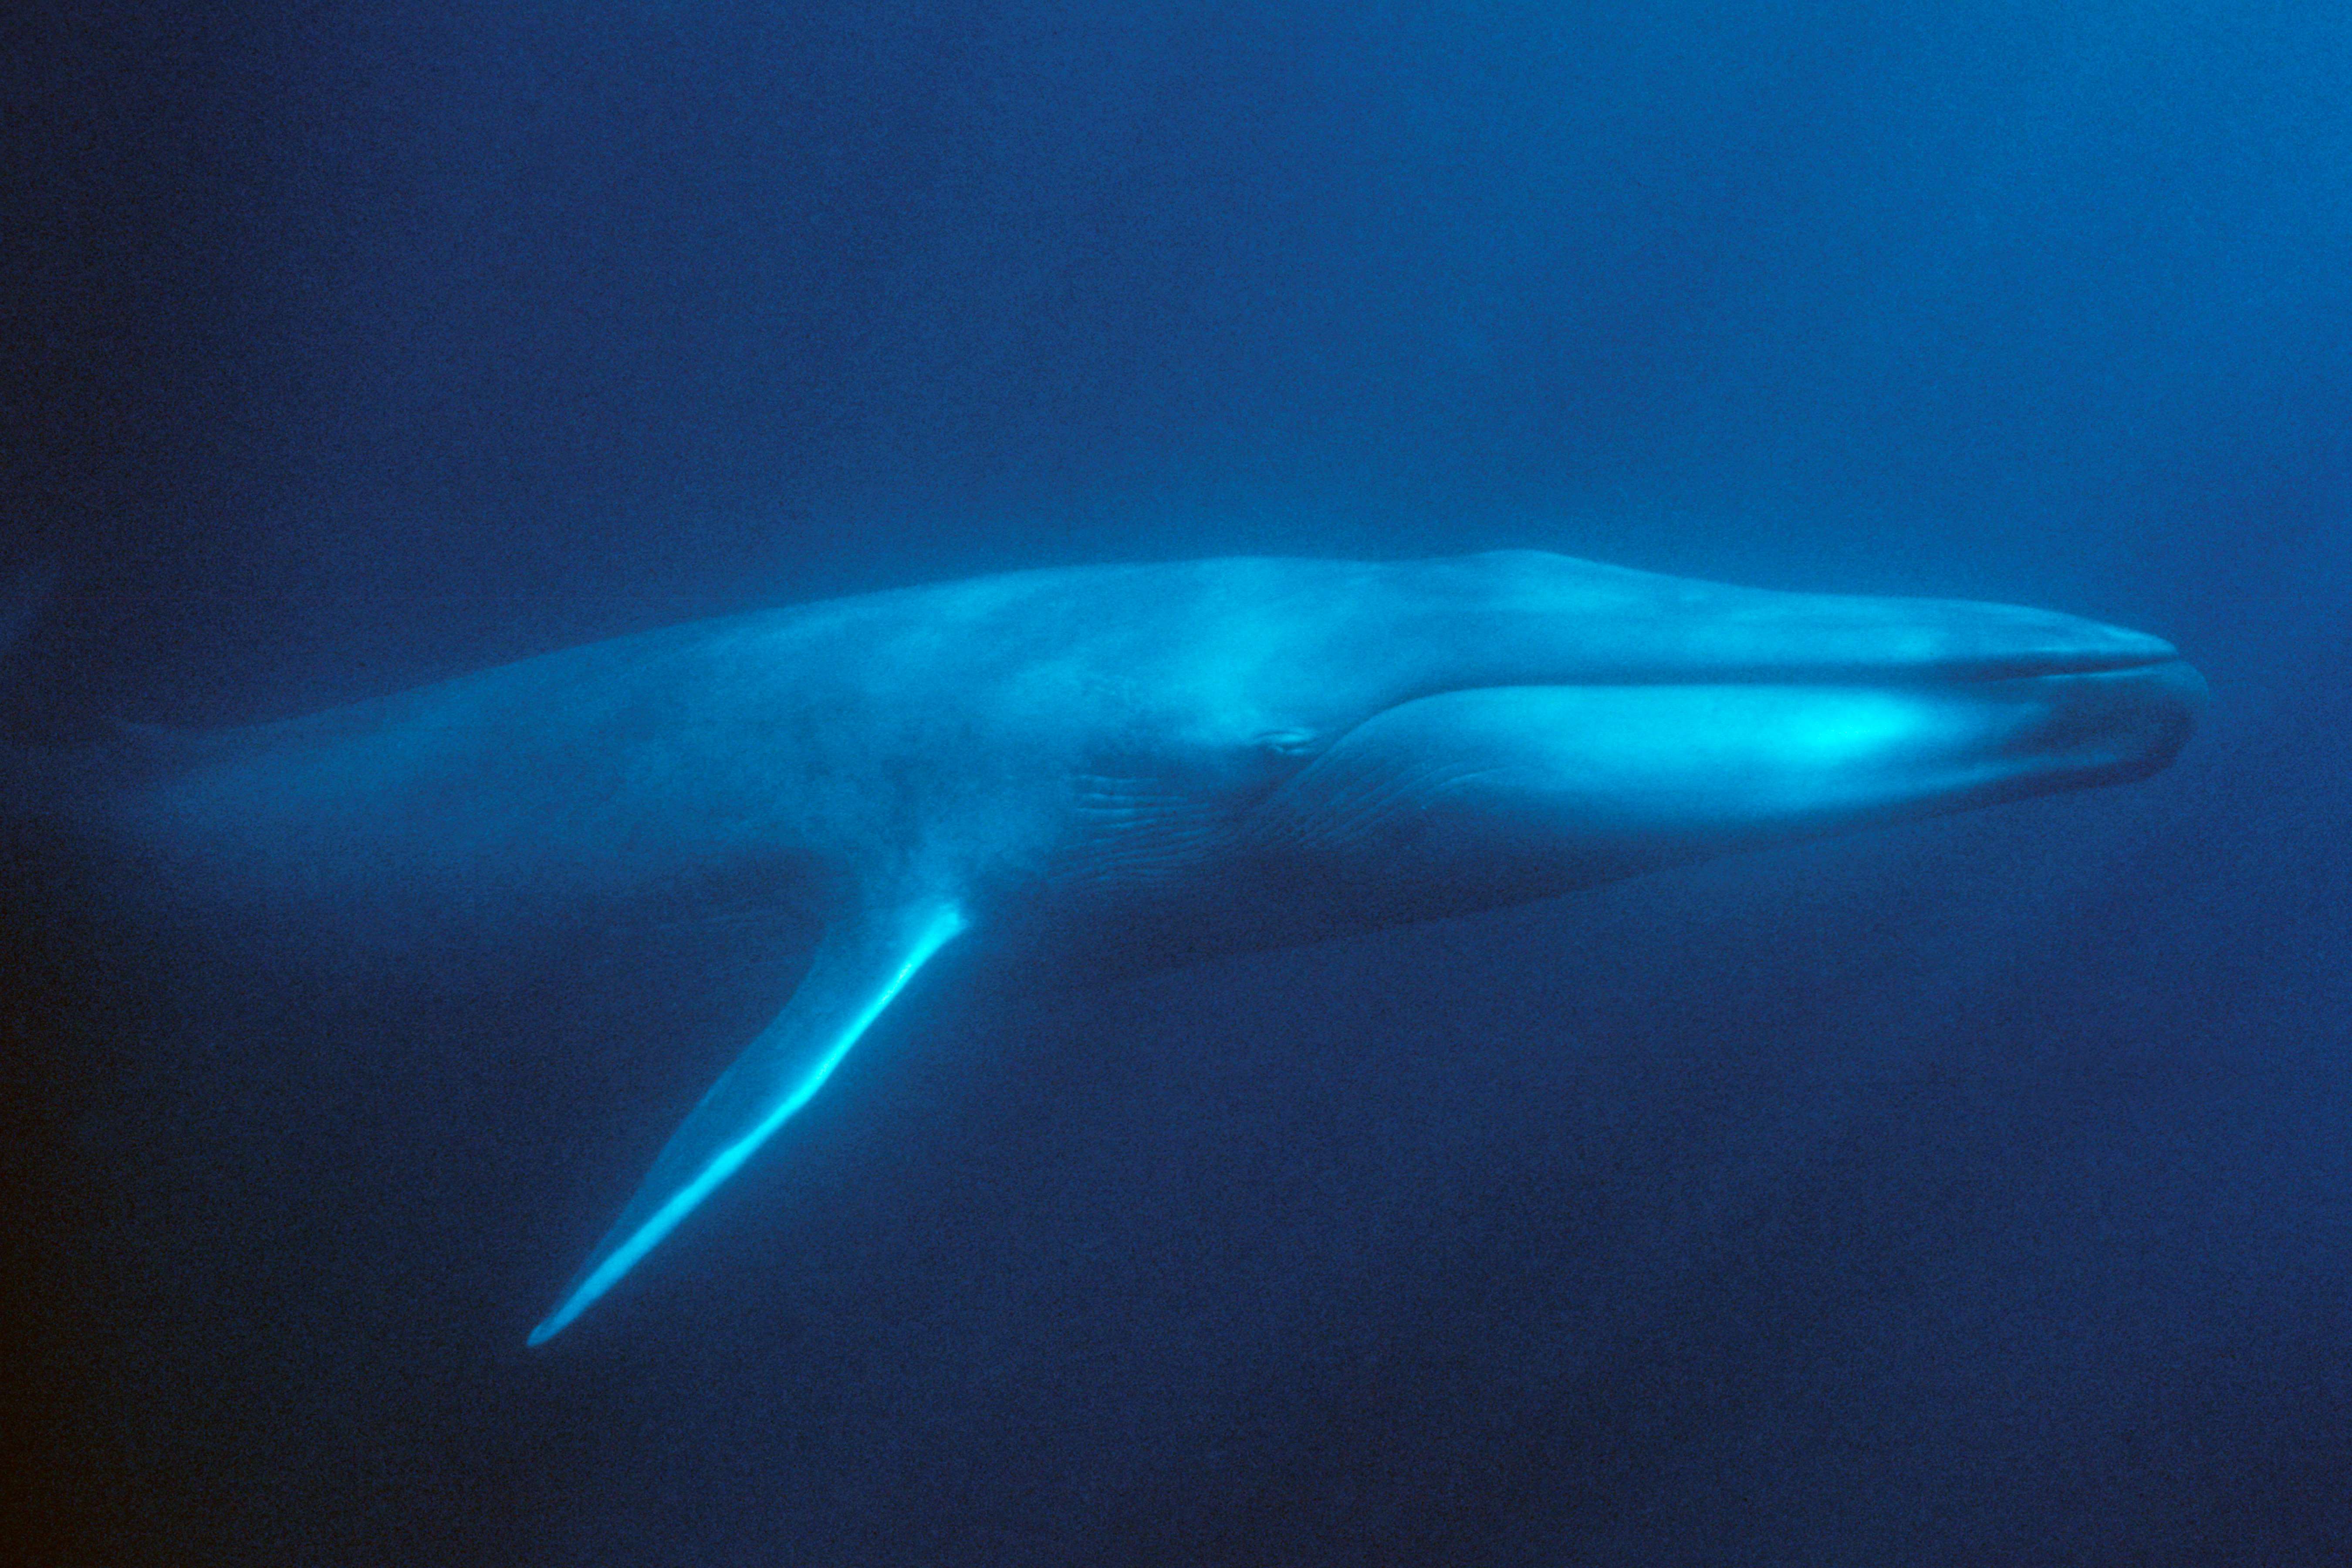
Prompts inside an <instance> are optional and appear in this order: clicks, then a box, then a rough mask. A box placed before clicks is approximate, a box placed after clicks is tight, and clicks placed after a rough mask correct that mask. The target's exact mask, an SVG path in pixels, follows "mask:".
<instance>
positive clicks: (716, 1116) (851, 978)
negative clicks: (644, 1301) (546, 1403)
mask: <svg viewBox="0 0 2352 1568" xmlns="http://www.w3.org/2000/svg"><path fill="white" fill-rule="evenodd" d="M968 923H969V922H968V921H966V920H965V918H964V914H963V911H962V910H961V908H959V907H958V906H957V905H955V904H954V903H952V902H947V901H935V902H925V903H919V904H915V905H912V906H908V907H903V908H899V909H894V910H887V911H883V912H880V913H876V914H867V915H863V916H860V917H858V918H856V919H854V920H851V921H845V922H844V923H842V924H840V925H838V926H836V927H835V929H834V930H832V931H828V932H827V933H826V935H825V939H824V942H823V943H822V944H821V945H820V946H819V947H818V949H817V954H816V958H815V961H814V963H812V964H811V965H810V966H809V973H808V974H807V976H806V977H805V978H803V980H802V982H801V985H800V989H799V990H798V991H796V992H794V993H793V999H792V1001H791V1003H790V1004H788V1005H786V1006H785V1008H784V1010H783V1011H782V1013H780V1014H778V1015H777V1016H776V1020H775V1022H774V1023H772V1024H771V1025H769V1026H768V1027H767V1028H766V1029H764V1030H762V1031H761V1034H760V1036H759V1037H758V1038H757V1039H755V1040H753V1041H752V1042H751V1045H750V1046H749V1047H746V1048H745V1050H744V1052H743V1054H742V1055H741V1056H740V1057H739V1058H736V1061H735V1064H734V1065H733V1066H732V1067H730V1068H728V1069H727V1070H726V1072H724V1073H722V1074H721V1075H720V1076H719V1081H718V1082H716V1083H714V1084H712V1085H711V1086H710V1089H709V1093H707V1094H705V1095H704V1096H703V1097H702V1100H701V1102H700V1103H698V1105H696V1106H695V1108H694V1110H692V1111H691V1112H690V1113H688V1116H687V1119H686V1121H684V1122H682V1123H680V1124H679V1126H678V1130H677V1131H676V1132H675V1133H673V1134H672V1135H671V1137H670V1141H669V1142H668V1143H667V1144H666V1145H665V1146H664V1147H663V1149H662V1152H661V1153H660V1155H659V1156H658V1157H657V1158H656V1160H655V1161H654V1167H653V1170H652V1171H651V1172H650V1173H648V1174H647V1175H646V1180H645V1182H644V1183H643V1184H641V1185H640V1186H639V1187H638V1188H637V1192H636V1195H635V1196H634V1197H632V1198H631V1199H630V1200H629V1205H628V1207H627V1208H625V1209H624V1210H623V1211H622V1213H621V1218H620V1220H619V1222H618V1223H616V1224H615V1225H614V1226H613V1228H612V1229H611V1230H610V1231H608V1232H606V1233H605V1237H604V1241H603V1242H602V1243H600V1244H599V1245H598V1247H597V1248H596V1251H595V1252H594V1253H593V1255H592V1256H591V1257H590V1258H589V1261H588V1265H587V1267H586V1268H585V1269H584V1270H583V1272H582V1274H581V1276H580V1278H579V1279H578V1280H577V1281H576V1282H575V1283H574V1284H573V1285H572V1289H571V1290H570V1291H569V1292H568V1293H566V1295H565V1296H564V1298H563V1301H562V1304H561V1305H560V1306H558V1307H557V1308H556V1309H555V1310H554V1311H552V1312H551V1313H549V1314H548V1315H547V1318H546V1319H545V1321H542V1322H541V1323H540V1325H539V1326H538V1327H537V1328H535V1329H533V1330H531V1331H530V1340H529V1342H530V1344H532V1345H542V1344H545V1343H546V1342H548V1341H549V1340H551V1339H553V1338H554V1337H555V1336H556V1335H557V1334H559V1333H561V1332H562V1331H563V1330H564V1328H565V1327H566V1326H567V1325H568V1324H570V1323H571V1321H572V1320H573V1319H574V1318H577V1317H578V1316H579V1315H580V1314H581V1313H582V1312H583V1311H585V1310H587V1309H588V1308H589V1306H590V1305H591V1304H592V1303H593V1302H594V1301H595V1300H596V1299H597V1298H598V1297H599V1296H602V1295H603V1294H604V1292H605V1291H607V1290H609V1289H612V1288H613V1286H614V1284H615V1283H617V1282H618V1281H619V1279H621V1277H622V1276H623V1275H625V1274H626V1273H627V1272H628V1271H629V1270H630V1269H631V1268H635V1266H636V1264H637V1261H638V1259H640V1258H644V1257H645V1255H646V1253H648V1252H650V1251H652V1250H653V1249H654V1247H656V1246H658V1245H659V1244H660V1242H661V1240H662V1238H663V1237H666V1236H667V1235H668V1234H669V1233H670V1232H671V1231H673V1230H675V1229H676V1228H677V1224H678V1222H679V1221H680V1220H682V1219H684V1218H685V1217H686V1216H687V1215H688V1214H691V1213H692V1212H693V1211H694V1207H695V1205H698V1204H699V1203H701V1202H702V1200H703V1199H704V1198H707V1197H709V1195H710V1194H711V1193H712V1192H714V1191H715V1190H717V1188H718V1187H719V1184H720V1183H722V1182H724V1181H726V1180H727V1178H728V1177H730V1176H731V1175H733V1174H734V1173H736V1172H737V1171H739V1170H740V1169H741V1168H742V1166H743V1163H744V1162H745V1161H746V1160H749V1159H750V1158H751V1155H752V1153H753V1152H755V1151H756V1150H758V1148H759V1147H760V1145H761V1144H762V1143H764V1142H767V1141H768V1139H769V1138H770V1137H771V1136H772V1135H773V1134H774V1132H775V1131H776V1129H778V1128H779V1127H782V1125H783V1124H784V1123H785V1122H786V1121H790V1120H792V1118H793V1113H794V1112H796V1111H798V1110H800V1108H801V1107H802V1106H803V1105H806V1104H807V1103H808V1102H809V1100H810V1099H811V1098H812V1097H814V1095H815V1093H816V1091H817V1090H818V1089H822V1088H824V1080H825V1079H828V1078H830V1077H832V1076H833V1069H834V1068H837V1067H839V1066H840V1065H841V1060H842V1058H844V1057H846V1056H847V1055H848V1054H849V1050H850V1047H853V1046H855V1045H856V1044H857V1041H858V1038H859V1037H861V1036H862V1035H864V1034H865V1033H866V1030H867V1029H868V1028H869V1027H871V1026H872V1025H873V1023H874V1020H875V1019H877V1018H878V1017H880V1016H882V1011H883V1009H884V1008H886V1007H887V1006H889V1005H890V1003H891V1001H892V1000H893V999H894V998H895V997H897V995H898V993H899V992H900V991H902V990H904V989H905V988H906V985H907V983H908V981H910V980H912V979H913V978H914V977H915V972H916V971H917V970H919V969H920V968H922V967H923V965H924V964H925V963H929V960H930V958H931V956H932V954H934V953H936V952H939V951H940V948H942V947H944V946H946V945H947V944H948V943H949V942H951V941H953V940H954V939H955V937H956V936H957V935H958V934H959V933H960V932H961V931H963V930H964V929H965V928H966V926H967V925H968Z"/></svg>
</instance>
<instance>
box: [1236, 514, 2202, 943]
mask: <svg viewBox="0 0 2352 1568" xmlns="http://www.w3.org/2000/svg"><path fill="white" fill-rule="evenodd" d="M1261 613H1264V614H1267V615H1270V616H1277V617H1278V618H1279V619H1280V620H1281V621H1282V622H1283V631H1282V633H1281V635H1280V636H1279V637H1271V636H1270V635H1269V634H1268V633H1267V632H1266V631H1265V628H1263V627H1255V628H1254V627H1252V626H1249V625H1248V624H1247V622H1248V620H1249V617H1250V616H1251V614H1252V610H1251V609H1250V608H1249V607H1248V606H1246V605H1244V606H1242V607H1239V608H1236V609H1234V611H1232V612H1231V613H1230V618H1231V619H1232V621H1233V622H1234V624H1232V625H1231V626H1228V627H1227V628H1226V629H1225V630H1224V631H1223V634H1222V636H1223V637H1228V638H1234V639H1240V640H1243V641H1250V642H1251V646H1252V647H1253V648H1254V649H1255V650H1256V652H1255V655H1254V657H1253V658H1252V659H1251V660H1250V661H1249V668H1250V670H1251V675H1252V677H1253V682H1252V684H1251V687H1250V689H1247V690H1246V691H1245V692H1244V693H1242V694H1241V695H1242V700H1241V701H1240V704H1239V705H1240V706H1241V707H1242V708H1243V709H1244V710H1246V711H1247V712H1248V713H1249V714H1250V715H1251V716H1252V718H1253V720H1254V721H1255V722H1258V723H1260V724H1262V725H1269V726H1270V727H1268V728H1267V729H1266V730H1265V736H1266V742H1265V743H1266V744H1267V745H1269V746H1270V747H1272V748H1274V749H1276V750H1278V751H1279V752H1282V753H1283V755H1284V757H1285V758H1286V763H1285V767H1284V776H1282V777H1281V778H1280V779H1279V781H1278V782H1277V783H1276V784H1274V786H1273V787H1272V788H1271V789H1270V790H1268V791H1266V792H1265V794H1264V795H1262V796H1261V797H1260V798H1258V799H1257V800H1256V801H1255V803H1254V804H1253V805H1251V806H1250V807H1249V809H1248V810H1247V813H1246V816H1245V817H1244V820H1243V822H1242V826H1241V832H1242V837H1243V839H1244V842H1245V844H1246V858H1247V859H1248V861H1249V862H1250V864H1251V866H1252V868H1253V878H1252V880H1253V881H1254V882H1255V883H1256V884H1257V885H1260V886H1263V887H1265V888H1267V889H1272V890H1273V891H1272V892H1271V893H1270V895H1269V896H1270V897H1271V898H1272V899H1273V900H1275V901H1276V902H1285V903H1286V904H1287V905H1289V906H1290V907H1291V908H1292V910H1294V912H1296V914H1297V921H1298V923H1301V924H1303V925H1310V926H1311V925H1323V924H1328V925H1329V926H1331V927H1333V928H1335V929H1336V928H1344V927H1357V926H1363V925H1369V924H1387V923H1393V922H1395V921H1407V920H1413V919H1422V918H1430V917H1433V916H1437V915H1444V914H1449V913H1457V912H1462V911H1464V910H1472V909H1478V908H1486V907H1492V906H1495V905H1499V904H1505V903H1511V902H1517V901H1522V900H1529V899H1536V898H1543V897H1549V896H1551V895H1553V894H1557V893H1562V892H1567V891H1571V890H1573V889H1580V888H1586V887H1591V886H1595V885H1597V884H1600V883H1603V882H1608V881H1611V880H1613V879H1618V878H1622V877H1626V876H1631V875H1633V874H1636V873H1639V872H1643V871H1647V870H1651V869H1654V868H1661V867H1665V866H1670V865H1675V864H1677V863H1683V862H1687V861H1693V860H1698V859H1704V858H1710V857H1713V856H1717V855H1721V854H1726V853H1730V852H1733V851H1737V850H1742V849H1748V848H1756V847H1766V846H1770V845H1776V844H1783V843H1788V842H1791V841H1795V840H1800V839H1805V838H1811V837H1822V836H1825V835H1830V834H1836V833H1842V832H1846V831H1850V830H1853V829H1859V828H1864V827H1868V826H1877V825H1882V824H1886V823H1893V822H1897V821H1903V820H1906V819H1911V818H1916V817H1924V816H1935V815H1938V814H1942V813H1947V812H1955V811H1961V810H1966V809H1969V808H1971V807H1975V806H1980V805H1992V804H1995V803H1998V802H2002V801H2011V800H2017V799H2021V798H2024V797H2027V796H2032V795H2043V794H2048V793H2052V792H2054V791H2060V790H2072V789H2082V788H2087V787H2091V786H2094V785H2099V784H2117V783H2123V782H2126V781H2129V780H2133V779H2137V778H2142V777H2145V776H2147V774H2149V773H2155V772H2156V771H2158V769H2161V768H2162V767H2164V766H2165V765H2166V764H2167V763H2168V762H2170V761H2171V759H2172V758H2173V756H2174V755H2175V753H2176V752H2179V749H2180V747H2181V745H2182V744H2183V742H2185V741H2186V740H2187V738H2188V736H2189V732H2190V730H2191V728H2192V727H2193V724H2194V721H2195V718H2196V714H2197V712H2198V710H2199V708H2200V703H2201V701H2202V699H2203V695H2204V683H2203V681H2202V680H2201V679H2200V677H2199V676H2198V675H2197V673H2196V672H2195V671H2194V670H2193V669H2192V668H2189V666H2188V665H2187V664H2186V663H2184V662H2183V661H2182V660H2181V658H2179V654H2178V653H2177V652H2176V650H2175V649H2174V648H2173V647H2172V646H2171V645H2170V644H2168V643H2166V642H2164V641H2162V640H2160V639H2158V638H2156V637H2148V636H2145V635H2143V634H2141V633H2138V632H2133V631H2126V630H2123V629H2121V628H2118V627H2116V626H2105V625H2102V624H2099V623H2097V622H2094V621H2089V620H2083V619H2078V618H2076V617H2074V616H2064V615H2059V614H2054V613H2052V612H2048V611H2042V610H2033V609H2025V608H2021V607H2017V606H2013V605H1991V604H1976V603H1968V602H1960V601H1945V600H1927V599H1900V598H1870V597H1852V596H1843V595H1810V594H1789V593H1775V592H1768V591H1762V590H1756V589H1748V588H1738V587H1730V586H1726V585H1722V584H1712V583H1702V582H1695V581H1690V580H1686V579H1681V578H1675V577H1668V576H1661V575H1657V574H1648V573H1641V572H1633V571H1628V570H1624V569H1622V568H1617V567H1610V566H1602V565H1598V564H1594V563H1588V562H1582V561H1576V560H1571V559H1569V558H1566V557H1561V556H1557V555H1549V554H1543V553H1538V552H1503V553H1496V554H1489V555H1481V556H1474V557H1467V558H1463V559H1458V560H1453V561H1444V562H1433V563H1409V564H1401V565H1395V566H1388V567H1381V568H1371V569H1367V571H1366V574H1364V575H1362V576H1360V577H1357V578H1354V579H1351V580H1350V581H1349V584H1347V586H1346V588H1345V590H1344V591H1327V592H1325V593H1323V594H1321V595H1317V602H1316V603H1315V604H1314V605H1312V606H1311V607H1308V608H1306V609H1302V606H1301V605H1299V604H1298V603H1297V602H1295V601H1290V600H1286V602H1284V603H1283V604H1282V605H1280V606H1279V607H1278V609H1276V608H1268V609H1266V610H1265V611H1263V612H1261ZM1252 639H1255V640H1252ZM1217 642H1218V637H1216V636H1211V637H1208V638H1207V639H1206V643H1205V646H1209V647H1214V646H1216V644H1217ZM1268 649H1272V650H1274V651H1271V652H1269V651H1267V650H1268Z"/></svg>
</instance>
